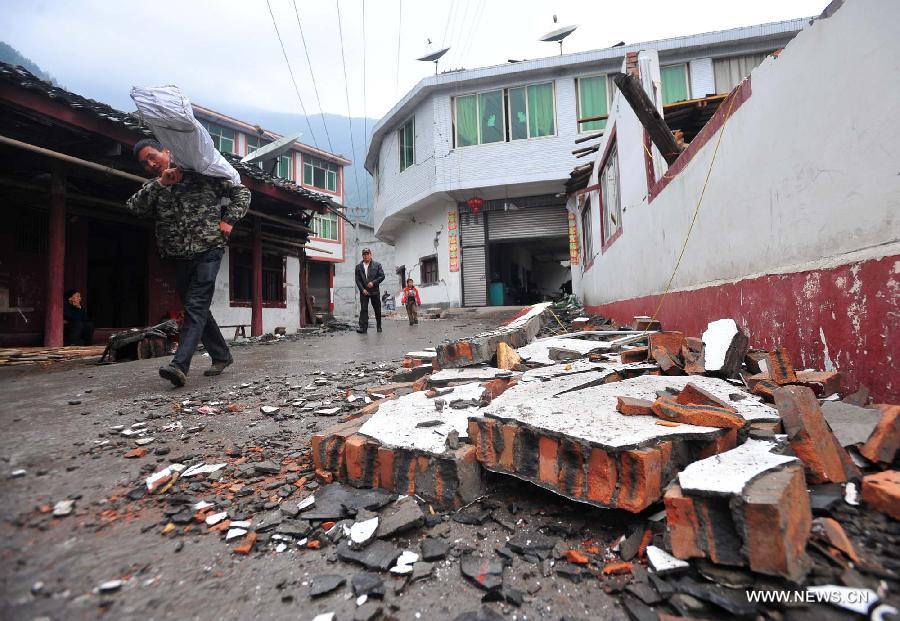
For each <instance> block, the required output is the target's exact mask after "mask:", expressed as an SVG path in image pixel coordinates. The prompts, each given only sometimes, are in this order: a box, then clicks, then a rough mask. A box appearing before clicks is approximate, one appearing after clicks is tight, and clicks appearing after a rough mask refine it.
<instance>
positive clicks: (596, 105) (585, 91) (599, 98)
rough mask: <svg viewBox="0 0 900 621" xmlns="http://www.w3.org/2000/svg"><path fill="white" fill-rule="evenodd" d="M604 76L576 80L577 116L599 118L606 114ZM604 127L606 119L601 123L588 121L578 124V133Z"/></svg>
mask: <svg viewBox="0 0 900 621" xmlns="http://www.w3.org/2000/svg"><path fill="white" fill-rule="evenodd" d="M606 104H607V98H606V76H605V75H600V76H595V77H592V78H580V79H579V80H578V116H580V117H581V118H586V117H589V116H600V115H601V114H607V113H608V108H607V105H606ZM604 127H606V119H604V120H602V121H588V122H587V123H579V124H578V129H579V131H583V132H584V131H597V130H600V129H603V128H604Z"/></svg>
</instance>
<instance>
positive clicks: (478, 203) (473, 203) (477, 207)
mask: <svg viewBox="0 0 900 621" xmlns="http://www.w3.org/2000/svg"><path fill="white" fill-rule="evenodd" d="M466 205H468V206H469V209H471V210H472V213H473V214H475V215H476V216H477V215H478V212H479V211H481V208H482V207H484V199H483V198H478V197H477V196H475V197H472V198H470V199H469V200H467V201H466Z"/></svg>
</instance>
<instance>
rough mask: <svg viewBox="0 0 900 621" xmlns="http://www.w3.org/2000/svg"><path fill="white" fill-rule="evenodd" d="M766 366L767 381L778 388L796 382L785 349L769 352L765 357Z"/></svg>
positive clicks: (789, 357) (789, 358)
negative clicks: (773, 383) (769, 380)
mask: <svg viewBox="0 0 900 621" xmlns="http://www.w3.org/2000/svg"><path fill="white" fill-rule="evenodd" d="M766 364H767V365H768V367H769V379H771V380H772V381H773V382H775V383H776V384H778V385H779V386H784V385H785V384H793V383H794V382H796V381H797V373H796V372H795V371H794V365H793V364H791V356H790V354H789V353H788V350H786V349H785V348H783V347H781V348H779V349H776V350H775V351H770V352H769V354H768V356H766Z"/></svg>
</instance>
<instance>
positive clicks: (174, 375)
mask: <svg viewBox="0 0 900 621" xmlns="http://www.w3.org/2000/svg"><path fill="white" fill-rule="evenodd" d="M159 376H160V377H161V378H163V379H167V380H169V381H170V382H172V385H173V386H177V387H179V388H180V387H181V386H184V383H185V382H186V381H187V376H186V375H185V374H184V371H182V370H181V369H179V368H178V367H176V366H175V365H174V364H167V365H166V366H164V367H159Z"/></svg>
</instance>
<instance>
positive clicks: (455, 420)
mask: <svg viewBox="0 0 900 621" xmlns="http://www.w3.org/2000/svg"><path fill="white" fill-rule="evenodd" d="M483 392H484V388H483V387H482V386H481V385H480V384H478V383H471V384H463V385H461V386H456V387H454V388H453V391H452V392H449V393H447V394H446V395H443V396H441V397H439V398H440V399H442V400H443V401H444V402H445V403H446V405H444V407H443V409H442V410H441V411H438V410H437V409H436V408H435V401H436V399H429V398H428V397H426V396H425V392H424V391H420V392H414V393H411V394H409V395H405V396H403V397H400V398H398V399H394V400H392V401H388V402H386V403H384V404H382V405H381V407H379V408H378V411H377V412H375V413H374V414H373V415H372V417H371V418H369V419H368V420H367V421H366V422H365V423H364V424H363V426H362V427H360V429H359V433H360V434H362V435H364V436H366V437H369V438H371V439H373V440H375V441H377V442H378V443H379V444H381V445H382V446H386V447H390V448H403V449H408V450H415V451H421V452H424V453H430V454H433V455H440V454H443V453H444V452H445V451H447V450H448V449H447V445H446V440H447V435H448V434H449V433H450V432H451V431H456V432H457V433H459V437H460V439H464V438H467V437H468V418H469V416H470V415H472V414H474V413H475V412H476V411H477V408H475V407H472V406H470V407H465V408H454V407H452V404H453V402H454V401H459V400H462V401H469V400H472V401H478V400H479V399H480V398H481V394H482V393H483ZM435 421H438V422H437V424H433V425H432V424H431V423H433V422H435ZM422 423H428V424H429V426H421V427H420V426H418V425H420V424H422Z"/></svg>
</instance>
